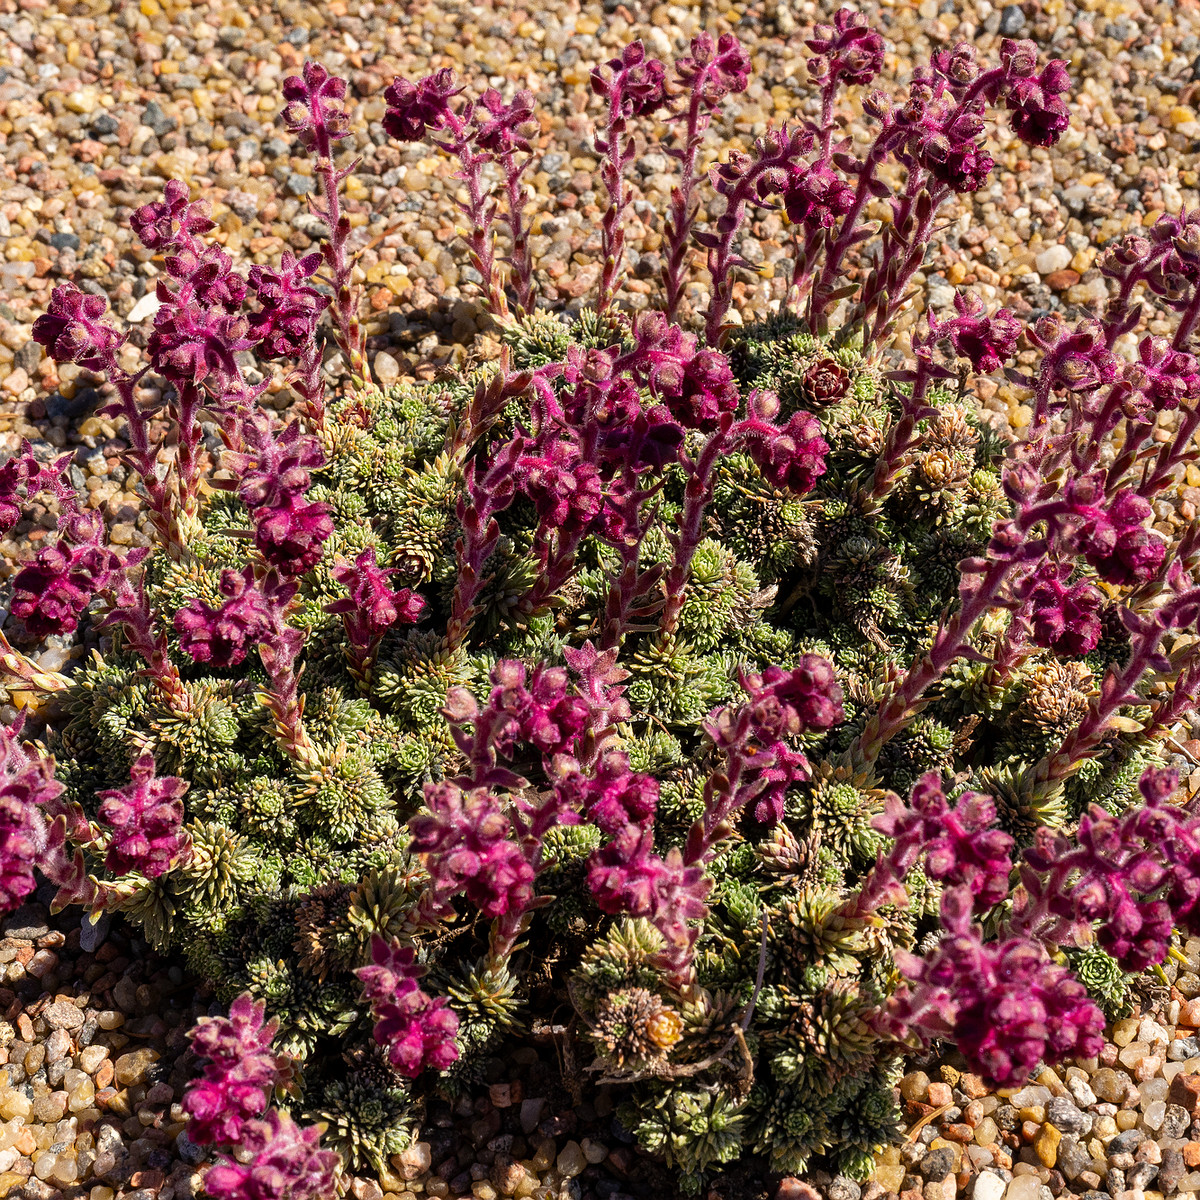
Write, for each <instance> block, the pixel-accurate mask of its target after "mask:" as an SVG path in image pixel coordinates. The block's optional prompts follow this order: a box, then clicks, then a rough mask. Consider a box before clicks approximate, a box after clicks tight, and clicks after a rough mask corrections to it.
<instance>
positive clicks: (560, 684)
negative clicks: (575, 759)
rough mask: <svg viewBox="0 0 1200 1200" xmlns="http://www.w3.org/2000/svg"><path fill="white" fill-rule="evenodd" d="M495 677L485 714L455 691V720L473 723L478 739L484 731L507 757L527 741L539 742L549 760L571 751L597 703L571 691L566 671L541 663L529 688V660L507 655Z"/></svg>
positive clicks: (467, 695) (536, 744) (464, 694)
mask: <svg viewBox="0 0 1200 1200" xmlns="http://www.w3.org/2000/svg"><path fill="white" fill-rule="evenodd" d="M489 678H490V679H491V681H492V683H493V685H494V686H493V688H492V690H491V693H490V694H489V695H488V701H487V706H486V708H484V710H483V711H482V712H479V711H478V710H477V708H476V705H475V699H474V697H473V696H471V694H470V693H469V692H467V691H466V690H465V689H462V688H456V689H453V690H452V691H451V693H450V697H449V698H448V705H447V706H448V707H450V703H449V702H451V701H452V702H453V704H454V706H455V708H456V711H455V714H454V723H455V724H461V723H463V722H465V721H471V722H473V723H474V726H475V739H476V741H478V740H479V739H480V735H481V734H482V735H483V738H484V740H485V741H487V742H488V744H489V745H490V746H491V747H492V748H494V749H495V750H496V751H497V752H499V753H500V754H502V755H504V757H506V758H511V757H512V755H513V751H514V748H515V747H516V746H517V745H518V744H519V743H522V742H524V743H526V744H528V745H531V746H534V747H535V748H536V749H537V750H538V751H540V753H541V754H542V756H543V757H544V758H545V759H547V760H549V759H552V758H553V757H554V756H555V755H556V754H570V753H571V751H572V750H573V749H574V747H575V742H576V740H577V739H578V737H579V735H580V734H581V733H582V732H583V731H584V729H585V728H586V727H587V724H588V721H589V719H590V718H591V707H590V706H589V705H588V703H587V701H586V700H584V699H583V698H582V697H580V696H576V695H573V694H571V693H570V692H569V690H568V688H569V684H570V680H569V677H568V675H567V672H566V671H565V670H563V669H562V668H561V667H538V668H537V669H536V670H535V671H534V673H533V678H532V679H531V680H529V685H528V687H527V686H526V670H525V666H524V664H523V663H520V662H516V661H514V660H512V659H504V660H502V661H501V662H498V663H497V664H496V665H495V666H494V667H493V668H492V670H491V674H490V676H489Z"/></svg>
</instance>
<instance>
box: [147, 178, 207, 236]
mask: <svg viewBox="0 0 1200 1200" xmlns="http://www.w3.org/2000/svg"><path fill="white" fill-rule="evenodd" d="M129 223H130V225H131V226H132V227H133V232H134V233H136V234H137V237H138V241H140V242H141V243H142V245H143V246H145V247H146V249H147V250H160V251H166V250H173V249H175V248H176V247H177V246H179V245H191V244H192V243H193V240H194V239H195V238H197V237H199V236H200V235H201V234H204V233H208V232H209V231H210V230H213V229H215V228H216V227H217V225H216V222H215V221H214V220H213V219H212V218H211V217H210V216H209V214H208V211H207V209H205V208H204V207H203V206H202V205H199V204H192V202H191V199H190V193H189V191H188V186H187V184H186V183H183V182H181V181H180V180H178V179H169V180H168V181H167V183H166V185H165V186H164V187H163V198H162V199H161V200H155V201H152V202H151V203H149V204H143V205H142V206H141V207H140V208H139V209H137V210H136V211H135V212H134V214H133V216H132V217H130V219H129Z"/></svg>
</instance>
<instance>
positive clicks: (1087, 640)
mask: <svg viewBox="0 0 1200 1200" xmlns="http://www.w3.org/2000/svg"><path fill="white" fill-rule="evenodd" d="M1070 576H1071V568H1070V566H1069V565H1059V564H1053V563H1049V562H1047V563H1043V564H1042V565H1041V566H1040V567H1039V568H1038V569H1037V571H1036V572H1035V573H1034V576H1033V578H1032V579H1031V581H1030V590H1029V593H1028V595H1027V596H1026V598H1025V611H1026V612H1027V613H1028V614H1029V622H1030V624H1031V626H1032V627H1033V640H1034V641H1035V642H1036V643H1037V644H1038V645H1039V646H1044V647H1045V648H1046V649H1047V650H1055V651H1057V652H1058V653H1059V654H1072V655H1075V654H1090V653H1091V652H1092V651H1093V650H1094V649H1095V648H1096V647H1097V646H1098V645H1099V643H1100V637H1101V634H1102V633H1103V626H1102V624H1101V621H1100V610H1101V607H1102V606H1103V603H1104V597H1103V596H1101V594H1100V592H1099V591H1098V590H1097V589H1096V587H1095V586H1094V585H1093V584H1090V583H1088V582H1087V581H1086V580H1082V579H1081V580H1079V582H1077V583H1074V584H1071V583H1068V582H1067V580H1069V578H1070Z"/></svg>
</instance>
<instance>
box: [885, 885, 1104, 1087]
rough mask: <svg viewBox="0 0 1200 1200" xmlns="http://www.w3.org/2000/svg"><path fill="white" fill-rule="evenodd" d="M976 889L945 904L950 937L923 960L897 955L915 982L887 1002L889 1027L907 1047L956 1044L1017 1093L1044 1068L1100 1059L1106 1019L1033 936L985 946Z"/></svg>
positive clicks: (954, 893) (947, 898)
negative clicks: (974, 916) (913, 1041)
mask: <svg viewBox="0 0 1200 1200" xmlns="http://www.w3.org/2000/svg"><path fill="white" fill-rule="evenodd" d="M971 911H972V897H971V895H970V893H969V891H968V890H967V889H954V890H952V891H950V892H947V893H946V895H945V896H944V897H943V901H942V924H943V925H944V926H945V930H946V932H945V933H944V934H943V936H942V939H941V941H940V942H939V943H938V945H937V947H936V948H935V949H934V950H933V951H932V952H931V953H930V954H928V955H927V956H926V957H924V958H918V957H917V956H916V955H913V954H910V953H908V952H907V951H904V950H897V951H896V963H897V965H898V966H899V967H900V969H901V970H902V971H903V972H904V974H905V975H906V976H908V978H909V980H910V981H911V982H910V984H907V985H903V986H901V988H900V989H899V990H898V991H897V992H896V994H895V995H894V996H893V997H892V999H891V1000H890V1001H889V1002H888V1009H887V1013H886V1015H885V1016H884V1017H883V1021H884V1023H886V1024H888V1025H890V1026H891V1027H892V1030H893V1032H894V1034H895V1035H896V1036H898V1037H899V1038H900V1039H901V1040H906V1039H907V1038H909V1037H912V1036H915V1037H916V1038H917V1039H918V1040H919V1041H921V1042H922V1043H926V1044H927V1043H928V1041H929V1040H931V1039H932V1038H939V1037H951V1038H953V1040H954V1042H955V1043H956V1045H957V1047H958V1049H959V1050H960V1051H961V1052H962V1054H963V1055H964V1056H965V1058H966V1059H967V1062H968V1063H970V1064H971V1066H972V1068H973V1069H974V1070H976V1071H978V1072H979V1073H980V1074H981V1075H983V1076H984V1077H985V1078H987V1079H989V1080H992V1081H993V1082H994V1083H996V1084H997V1085H999V1086H1001V1087H1018V1086H1020V1085H1021V1084H1022V1083H1024V1082H1025V1081H1026V1080H1027V1079H1028V1078H1029V1076H1030V1074H1031V1073H1032V1072H1033V1071H1034V1069H1035V1068H1036V1067H1037V1066H1038V1064H1039V1063H1043V1062H1044V1063H1046V1064H1047V1065H1053V1064H1054V1063H1057V1062H1060V1061H1062V1060H1063V1059H1064V1058H1070V1057H1078V1058H1092V1057H1094V1056H1095V1055H1097V1054H1099V1052H1100V1049H1101V1047H1102V1046H1103V1044H1104V1015H1103V1014H1102V1013H1101V1012H1100V1010H1099V1009H1098V1008H1097V1007H1096V1005H1095V1004H1094V1003H1093V1002H1092V1001H1091V1000H1090V999H1089V998H1088V994H1087V990H1086V989H1085V988H1084V986H1083V984H1082V983H1080V982H1079V981H1078V980H1077V979H1075V977H1074V976H1073V975H1072V974H1071V973H1070V971H1068V970H1067V969H1066V968H1065V967H1060V966H1056V965H1055V964H1054V963H1052V962H1051V961H1050V958H1049V955H1048V954H1047V953H1046V950H1045V948H1044V947H1043V946H1042V945H1041V944H1040V943H1038V942H1034V941H1030V940H1028V939H1026V938H1020V937H1016V938H1008V939H1006V940H1004V941H1001V942H995V943H991V944H987V945H985V944H984V942H983V940H982V938H981V936H980V931H979V928H978V926H973V925H972V924H971Z"/></svg>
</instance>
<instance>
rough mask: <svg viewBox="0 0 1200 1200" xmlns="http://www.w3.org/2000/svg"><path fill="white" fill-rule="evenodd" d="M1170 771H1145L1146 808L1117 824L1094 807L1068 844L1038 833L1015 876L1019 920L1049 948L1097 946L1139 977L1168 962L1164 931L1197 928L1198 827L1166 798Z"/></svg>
mask: <svg viewBox="0 0 1200 1200" xmlns="http://www.w3.org/2000/svg"><path fill="white" fill-rule="evenodd" d="M1177 782H1178V781H1177V778H1176V776H1175V774H1174V773H1173V772H1171V771H1158V770H1148V771H1146V772H1145V773H1144V774H1143V776H1142V779H1141V781H1140V783H1139V787H1140V788H1141V791H1142V796H1143V798H1144V799H1145V801H1146V803H1145V805H1144V807H1142V808H1140V809H1130V810H1128V811H1127V812H1124V813H1122V814H1121V815H1120V816H1119V817H1114V816H1110V815H1109V814H1108V813H1106V812H1105V811H1104V810H1103V809H1101V808H1099V807H1097V806H1095V805H1093V806H1092V808H1091V810H1090V811H1089V812H1088V813H1086V814H1085V815H1084V816H1083V817H1082V818H1081V819H1080V822H1079V830H1078V834H1077V835H1076V837H1075V838H1073V839H1069V838H1067V837H1065V836H1064V835H1062V834H1060V833H1056V832H1054V831H1052V830H1049V829H1044V828H1043V829H1039V830H1038V832H1037V838H1036V840H1035V842H1034V845H1033V847H1032V848H1031V849H1029V850H1027V851H1026V852H1025V858H1026V863H1027V865H1026V866H1025V867H1024V868H1023V869H1022V872H1021V878H1022V881H1023V883H1024V885H1025V892H1026V898H1025V900H1024V902H1023V904H1022V905H1021V906H1020V908H1019V910H1018V912H1017V921H1018V923H1019V925H1020V927H1021V928H1022V929H1025V930H1028V931H1029V932H1032V933H1034V934H1036V935H1037V936H1039V937H1041V938H1042V939H1043V940H1046V941H1050V942H1052V943H1069V942H1071V941H1080V940H1086V939H1087V938H1088V937H1089V936H1090V932H1091V930H1092V928H1093V926H1094V927H1096V937H1097V940H1098V941H1099V944H1100V945H1101V947H1103V949H1104V950H1105V951H1107V953H1109V954H1111V955H1112V956H1113V958H1115V959H1116V960H1117V961H1118V962H1119V963H1120V964H1121V967H1122V969H1123V970H1126V971H1130V972H1135V971H1141V970H1144V969H1145V968H1146V967H1148V966H1149V965H1151V964H1152V963H1156V962H1161V961H1162V959H1163V957H1164V956H1165V955H1166V952H1167V948H1168V946H1169V943H1170V939H1171V934H1172V930H1173V929H1174V928H1175V927H1176V926H1178V927H1180V928H1188V929H1190V928H1192V927H1193V926H1194V924H1195V917H1196V912H1195V896H1196V892H1197V883H1196V877H1195V875H1194V870H1195V868H1196V866H1197V865H1200V841H1198V840H1197V833H1200V823H1198V822H1197V821H1196V819H1195V818H1193V817H1189V816H1188V815H1187V814H1186V813H1185V812H1184V811H1183V810H1181V809H1178V808H1176V807H1174V806H1173V805H1172V804H1171V803H1170V802H1169V801H1170V796H1171V794H1172V793H1173V792H1174V791H1175V789H1176V786H1177Z"/></svg>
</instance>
